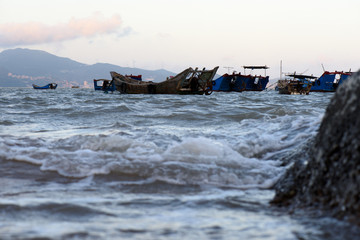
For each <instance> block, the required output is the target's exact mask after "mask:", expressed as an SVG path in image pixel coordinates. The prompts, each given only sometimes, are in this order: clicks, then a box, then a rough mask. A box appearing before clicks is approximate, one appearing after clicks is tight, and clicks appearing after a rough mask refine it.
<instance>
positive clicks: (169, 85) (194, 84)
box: [110, 67, 218, 95]
mask: <svg viewBox="0 0 360 240" xmlns="http://www.w3.org/2000/svg"><path fill="white" fill-rule="evenodd" d="M217 69H218V67H215V68H214V69H212V70H205V69H203V70H197V69H195V70H193V69H192V68H188V69H185V70H184V71H183V72H181V73H179V74H178V75H176V76H175V77H172V78H169V79H166V80H165V81H163V82H159V83H156V82H146V81H137V80H134V79H131V78H129V77H127V76H124V75H121V74H119V73H116V72H111V73H110V74H111V76H112V81H113V82H114V84H115V87H116V90H117V91H119V92H120V93H126V94H200V95H202V94H207V95H208V94H211V92H212V84H211V80H212V79H213V77H214V75H215V74H216V71H217Z"/></svg>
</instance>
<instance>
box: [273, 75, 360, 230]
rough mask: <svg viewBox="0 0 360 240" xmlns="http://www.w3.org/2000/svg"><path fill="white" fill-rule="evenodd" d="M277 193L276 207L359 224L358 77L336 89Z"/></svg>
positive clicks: (359, 83)
mask: <svg viewBox="0 0 360 240" xmlns="http://www.w3.org/2000/svg"><path fill="white" fill-rule="evenodd" d="M275 189H276V195H275V198H274V199H273V203H274V204H280V205H291V206H293V207H315V208H317V209H323V210H330V212H331V213H332V214H333V215H334V216H336V217H340V218H343V217H347V218H350V219H352V220H354V221H356V222H357V223H358V224H360V72H357V73H355V74H353V76H352V77H351V79H349V80H348V81H346V82H345V83H344V84H342V85H341V86H340V87H339V88H338V90H337V92H336V93H335V95H334V97H333V99H332V100H331V102H330V104H329V106H328V108H327V110H326V113H325V116H324V119H323V121H322V123H321V125H320V129H319V132H318V135H317V136H316V138H315V143H314V144H313V145H312V148H310V151H308V152H306V153H304V157H303V158H302V159H297V160H295V163H294V165H293V166H292V167H291V168H290V169H289V170H288V171H287V172H286V174H285V175H284V176H283V178H282V179H280V181H279V182H278V183H277V185H276V186H275Z"/></svg>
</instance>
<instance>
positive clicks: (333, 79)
mask: <svg viewBox="0 0 360 240" xmlns="http://www.w3.org/2000/svg"><path fill="white" fill-rule="evenodd" d="M351 74H352V72H351V71H349V72H343V71H341V72H340V71H335V72H328V71H325V72H324V73H323V74H322V75H321V76H320V77H319V78H318V79H316V81H314V82H313V83H312V87H311V89H310V92H335V91H336V89H337V88H338V86H339V85H341V84H342V83H343V82H344V81H345V80H346V79H348V77H350V76H351Z"/></svg>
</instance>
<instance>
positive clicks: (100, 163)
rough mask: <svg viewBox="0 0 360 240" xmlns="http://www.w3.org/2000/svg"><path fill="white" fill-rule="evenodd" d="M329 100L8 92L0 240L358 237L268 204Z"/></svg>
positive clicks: (0, 125)
mask: <svg viewBox="0 0 360 240" xmlns="http://www.w3.org/2000/svg"><path fill="white" fill-rule="evenodd" d="M333 95H334V94H333V93H310V94H309V95H291V96H290V95H280V94H278V92H276V91H262V92H242V93H237V92H230V93H225V92H214V93H213V94H212V95H209V96H205V95H142V94H139V95H127V94H120V93H118V92H114V93H104V92H102V91H94V90H93V89H81V88H80V89H69V88H66V89H65V88H58V89H56V90H35V89H31V88H0V96H1V98H0V166H1V167H0V186H1V188H0V239H156V240H161V239H179V240H183V239H197V240H199V239H214V240H220V239H224V240H225V239H226V240H231V239H266V240H270V239H281V240H292V239H301V240H304V239H351V240H353V239H359V238H358V237H359V236H360V230H359V228H358V227H356V226H353V225H352V224H351V223H348V222H346V221H342V220H338V219H335V218H332V217H330V216H328V215H326V214H324V215H322V214H319V213H314V212H313V211H312V210H304V209H298V210H296V211H293V210H291V211H290V210H289V209H287V208H286V207H277V206H274V205H272V204H270V202H271V200H272V199H273V197H274V195H275V190H274V184H275V183H276V182H277V181H278V180H279V178H280V177H281V176H282V175H283V174H284V173H285V171H286V170H287V169H288V168H289V166H291V163H292V162H294V161H295V159H296V156H299V155H300V156H301V151H304V150H303V149H306V147H307V146H308V145H309V144H311V143H312V140H313V139H314V137H315V136H316V134H317V131H318V129H319V126H320V123H321V120H322V118H323V116H324V113H325V110H326V106H327V105H328V103H329V101H330V100H331V98H332V96H333Z"/></svg>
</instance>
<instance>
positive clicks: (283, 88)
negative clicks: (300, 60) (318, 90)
mask: <svg viewBox="0 0 360 240" xmlns="http://www.w3.org/2000/svg"><path fill="white" fill-rule="evenodd" d="M286 76H288V77H290V79H284V80H279V81H278V84H277V89H278V91H279V93H280V94H306V95H308V94H309V92H310V89H311V86H312V83H311V80H313V79H316V78H317V77H314V76H309V75H302V74H296V73H294V74H288V75H286Z"/></svg>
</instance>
